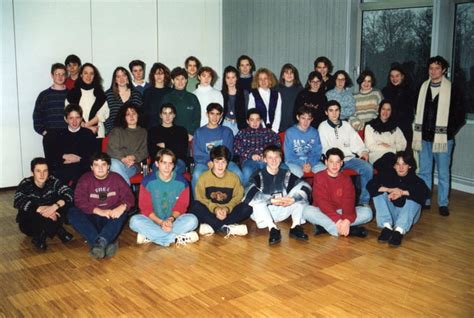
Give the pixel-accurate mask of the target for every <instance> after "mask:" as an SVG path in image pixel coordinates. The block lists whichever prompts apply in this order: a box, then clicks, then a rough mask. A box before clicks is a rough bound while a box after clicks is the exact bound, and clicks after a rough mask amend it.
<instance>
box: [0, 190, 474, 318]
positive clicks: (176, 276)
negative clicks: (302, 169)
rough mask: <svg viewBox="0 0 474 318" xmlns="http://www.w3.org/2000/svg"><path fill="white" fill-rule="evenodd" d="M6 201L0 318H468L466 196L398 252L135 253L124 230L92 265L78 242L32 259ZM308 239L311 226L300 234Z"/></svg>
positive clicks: (456, 195)
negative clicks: (113, 250)
mask: <svg viewBox="0 0 474 318" xmlns="http://www.w3.org/2000/svg"><path fill="white" fill-rule="evenodd" d="M12 197H13V191H0V238H1V240H0V287H1V288H0V316H5V317H22V316H23V317H59V316H71V317H85V316H102V317H118V316H126V317H144V316H146V317H162V316H163V317H166V316H170V317H182V316H191V317H208V316H213V317H221V316H236V317H247V316H255V317H262V316H265V317H299V316H330V317H348V316H350V317H354V316H364V317H370V316H384V317H419V316H428V317H430V316H444V317H472V316H473V315H474V304H473V299H474V275H473V274H474V266H473V263H474V249H473V247H474V230H473V228H474V214H473V206H474V196H473V195H469V194H465V193H461V192H456V191H453V193H452V196H451V202H452V204H451V209H452V215H451V216H450V217H448V218H442V217H441V216H439V214H438V213H437V210H435V209H436V208H435V207H433V209H432V211H428V212H424V214H423V215H422V218H421V220H420V222H419V223H418V224H417V225H416V226H415V227H414V229H413V231H412V232H410V233H409V235H408V236H407V237H406V238H405V240H404V242H403V245H402V247H400V248H398V249H393V248H389V247H387V246H386V245H381V244H378V243H377V241H376V237H377V235H378V232H379V231H378V230H377V229H376V227H375V222H374V221H372V223H370V225H369V229H370V234H369V237H368V238H367V239H360V238H350V239H348V238H339V239H337V238H332V237H329V236H327V235H323V236H318V237H314V236H310V241H309V242H307V243H306V242H299V241H294V240H290V239H289V238H288V228H289V224H288V223H284V224H282V225H281V227H282V228H283V230H282V233H283V241H282V243H281V245H280V246H274V247H269V246H268V244H267V238H268V237H267V231H264V230H257V229H256V227H255V225H254V224H253V223H251V222H249V223H248V224H249V235H248V236H247V237H243V238H242V237H239V238H230V239H227V240H226V239H224V238H223V237H222V236H219V235H214V236H212V237H205V238H202V239H201V240H200V241H199V242H197V243H195V244H192V245H188V246H185V247H182V248H177V247H175V246H173V247H170V248H162V247H159V246H156V245H143V246H137V245H136V244H135V235H134V234H133V233H132V232H131V231H130V229H129V228H128V226H127V227H126V228H125V230H124V232H123V233H122V235H121V238H120V249H119V251H118V254H117V255H116V256H115V257H114V258H113V259H110V260H101V261H97V260H93V259H91V258H90V257H89V256H88V255H87V248H86V245H85V244H84V242H83V240H81V239H80V238H79V237H78V236H77V235H76V239H75V240H74V241H72V242H70V243H68V244H67V245H63V244H62V243H61V242H60V241H59V240H58V239H57V238H56V239H54V240H52V241H48V243H49V245H48V251H47V252H45V253H38V252H36V251H34V250H33V249H32V246H31V243H30V240H29V239H28V238H27V237H25V236H23V235H22V234H21V233H20V232H19V230H18V228H17V225H16V224H15V215H16V211H14V210H13V208H12V207H11V205H12ZM305 228H306V229H307V231H308V232H309V231H310V228H311V227H310V226H309V225H306V226H305Z"/></svg>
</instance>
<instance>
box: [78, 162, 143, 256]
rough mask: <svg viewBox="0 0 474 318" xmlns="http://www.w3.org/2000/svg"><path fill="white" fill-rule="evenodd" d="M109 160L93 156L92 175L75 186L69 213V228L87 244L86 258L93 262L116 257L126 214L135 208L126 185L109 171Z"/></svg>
mask: <svg viewBox="0 0 474 318" xmlns="http://www.w3.org/2000/svg"><path fill="white" fill-rule="evenodd" d="M111 160H112V159H111V158H110V156H109V155H108V154H106V153H97V154H94V155H93V156H92V158H91V162H92V163H91V170H92V171H89V172H86V173H85V174H84V175H83V176H82V177H81V178H80V179H79V181H78V182H77V187H76V190H75V192H74V205H75V206H74V207H72V208H70V209H69V221H70V222H71V225H72V226H73V227H74V229H75V230H76V231H77V232H79V233H80V234H81V235H82V236H83V237H84V238H85V239H86V240H87V244H89V247H90V251H89V255H90V256H91V257H93V258H96V259H101V258H104V257H112V256H114V255H115V253H116V252H117V249H118V237H119V235H120V232H121V231H122V228H123V224H124V223H125V221H126V220H127V211H129V210H130V209H131V208H133V206H134V205H135V197H134V196H133V193H132V190H131V189H130V187H129V186H128V184H127V182H125V180H124V179H123V178H122V177H121V176H120V175H119V174H118V173H115V172H112V171H110V164H111Z"/></svg>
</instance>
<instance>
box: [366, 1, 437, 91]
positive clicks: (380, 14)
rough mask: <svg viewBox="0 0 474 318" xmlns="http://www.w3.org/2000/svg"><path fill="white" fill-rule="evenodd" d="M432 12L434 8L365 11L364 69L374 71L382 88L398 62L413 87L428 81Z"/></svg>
mask: <svg viewBox="0 0 474 318" xmlns="http://www.w3.org/2000/svg"><path fill="white" fill-rule="evenodd" d="M432 15H433V13H432V8H431V7H417V8H407V9H386V10H373V11H363V13H362V41H361V63H360V65H361V71H362V70H365V69H370V70H371V71H372V72H374V74H375V78H376V79H377V81H378V83H379V84H378V87H379V88H382V87H384V86H385V84H386V81H387V75H388V71H389V69H390V66H391V65H392V63H394V62H395V63H399V64H401V65H402V66H403V68H404V70H405V72H406V74H407V80H408V83H409V84H410V85H411V86H412V87H417V86H418V85H419V84H420V83H421V82H422V81H423V80H426V76H427V73H426V61H427V60H428V59H429V57H430V50H431V30H432Z"/></svg>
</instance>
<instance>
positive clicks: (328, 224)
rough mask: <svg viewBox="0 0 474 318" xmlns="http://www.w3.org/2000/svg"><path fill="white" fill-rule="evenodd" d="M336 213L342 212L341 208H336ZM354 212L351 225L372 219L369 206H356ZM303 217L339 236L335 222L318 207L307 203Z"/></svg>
mask: <svg viewBox="0 0 474 318" xmlns="http://www.w3.org/2000/svg"><path fill="white" fill-rule="evenodd" d="M337 213H339V214H342V210H337ZM356 214H357V217H356V219H355V221H354V222H352V224H351V226H356V225H360V224H365V223H368V222H370V220H372V210H371V209H370V208H369V207H364V206H358V207H356ZM303 218H304V219H305V220H306V221H308V222H309V223H312V224H315V225H320V226H322V227H324V229H325V230H326V231H327V232H328V233H329V234H331V235H332V236H339V234H338V233H337V227H336V223H334V221H333V220H332V219H331V218H329V217H328V216H327V215H326V214H324V212H322V211H321V210H320V209H319V208H317V207H315V206H312V205H308V206H307V207H306V208H305V209H304V210H303Z"/></svg>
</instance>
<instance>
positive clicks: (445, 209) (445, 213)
mask: <svg viewBox="0 0 474 318" xmlns="http://www.w3.org/2000/svg"><path fill="white" fill-rule="evenodd" d="M438 210H439V214H440V215H442V216H449V208H448V207H447V206H440V207H439V209H438Z"/></svg>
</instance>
